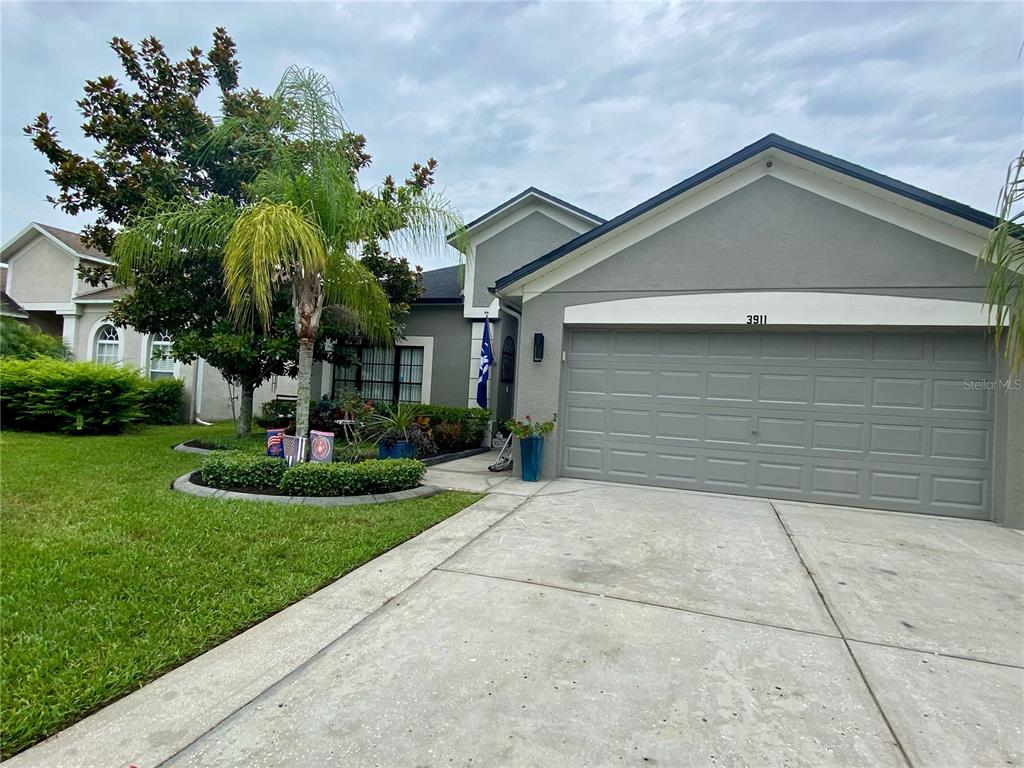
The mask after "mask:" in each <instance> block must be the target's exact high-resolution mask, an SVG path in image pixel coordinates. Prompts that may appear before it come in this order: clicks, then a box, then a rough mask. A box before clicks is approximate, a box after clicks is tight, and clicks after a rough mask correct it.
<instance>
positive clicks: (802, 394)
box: [757, 373, 813, 405]
mask: <svg viewBox="0 0 1024 768" xmlns="http://www.w3.org/2000/svg"><path fill="white" fill-rule="evenodd" d="M757 386H758V395H757V399H758V402H761V403H788V404H790V405H808V404H809V403H810V402H811V392H812V390H813V386H812V381H811V377H810V376H808V375H806V374H800V373H761V374H758V377H757Z"/></svg>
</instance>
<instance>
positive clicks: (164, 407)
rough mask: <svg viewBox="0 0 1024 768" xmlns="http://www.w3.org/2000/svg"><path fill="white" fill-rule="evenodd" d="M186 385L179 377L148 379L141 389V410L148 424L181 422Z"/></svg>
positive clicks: (143, 418)
mask: <svg viewBox="0 0 1024 768" xmlns="http://www.w3.org/2000/svg"><path fill="white" fill-rule="evenodd" d="M184 390H185V385H184V383H183V382H181V381H179V380H178V379H157V380H156V381H147V382H145V383H144V384H143V385H142V388H141V389H140V390H139V410H140V411H141V412H142V420H143V421H145V422H146V423H148V424H181V422H182V399H183V396H184V395H183V393H184Z"/></svg>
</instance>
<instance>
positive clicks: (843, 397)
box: [814, 374, 867, 407]
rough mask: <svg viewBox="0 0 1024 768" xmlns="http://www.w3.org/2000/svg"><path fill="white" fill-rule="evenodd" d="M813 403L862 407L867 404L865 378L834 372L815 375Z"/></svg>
mask: <svg viewBox="0 0 1024 768" xmlns="http://www.w3.org/2000/svg"><path fill="white" fill-rule="evenodd" d="M814 404H815V405H839V406H848V407H850V406H861V407H863V406H865V405H867V379H865V378H864V377H863V376H836V375H834V374H828V375H825V376H815V377H814Z"/></svg>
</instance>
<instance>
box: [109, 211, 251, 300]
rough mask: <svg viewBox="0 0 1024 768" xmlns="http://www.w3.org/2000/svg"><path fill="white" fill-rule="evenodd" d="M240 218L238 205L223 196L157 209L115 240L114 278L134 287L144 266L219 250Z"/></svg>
mask: <svg viewBox="0 0 1024 768" xmlns="http://www.w3.org/2000/svg"><path fill="white" fill-rule="evenodd" d="M238 215H239V210H238V208H237V207H236V206H235V204H234V202H233V201H231V200H230V199H229V198H226V197H219V196H217V197H212V198H210V199H209V200H206V201H204V202H202V203H192V202H189V201H187V200H177V201H171V202H166V203H162V204H160V205H158V206H154V207H153V208H151V209H150V210H149V211H147V212H146V213H145V214H143V215H140V216H138V217H136V218H135V219H134V220H133V221H132V223H131V224H130V225H129V226H128V227H126V228H125V229H123V230H122V231H121V232H119V233H118V235H117V237H116V238H115V240H114V248H113V251H112V253H111V255H112V257H113V259H114V261H116V262H117V267H116V269H115V272H114V278H115V279H116V280H117V281H118V282H120V283H124V284H130V283H131V281H132V280H133V279H134V272H135V270H136V269H137V268H139V267H141V266H143V265H146V264H157V265H167V264H171V263H174V262H175V261H178V260H180V259H182V258H184V257H186V256H188V255H189V254H190V253H192V252H196V251H207V250H211V249H212V250H215V251H219V250H220V249H222V248H223V247H224V245H225V244H226V243H227V241H228V236H229V235H230V233H231V228H232V227H233V226H234V224H235V221H236V220H237V218H238Z"/></svg>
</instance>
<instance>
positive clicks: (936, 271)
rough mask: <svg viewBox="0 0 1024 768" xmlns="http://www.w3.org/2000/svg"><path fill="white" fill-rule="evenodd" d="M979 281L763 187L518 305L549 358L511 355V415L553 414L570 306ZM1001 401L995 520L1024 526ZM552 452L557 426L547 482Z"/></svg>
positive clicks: (840, 214)
mask: <svg viewBox="0 0 1024 768" xmlns="http://www.w3.org/2000/svg"><path fill="white" fill-rule="evenodd" d="M987 278H988V272H987V271H986V269H978V268H976V266H975V260H974V259H973V258H971V257H970V256H969V255H967V254H964V253H963V252H961V251H957V250H955V249H952V248H948V247H946V246H943V245H941V244H939V243H936V242H934V241H932V240H928V239H926V238H923V237H920V236H918V235H915V234H913V233H911V232H908V231H907V230H903V229H901V228H899V227H896V226H894V225H890V224H887V223H885V222H882V221H879V220H878V219H874V218H872V217H870V216H867V215H865V214H861V213H859V212H857V211H854V210H852V209H850V208H846V207H844V206H841V205H838V204H836V203H833V202H831V201H828V200H825V199H823V198H820V197H817V196H816V195H813V194H811V193H809V192H805V191H804V190H801V189H799V188H797V187H793V186H792V185H789V184H786V183H784V182H780V181H778V180H776V179H771V178H766V179H763V180H761V181H758V182H756V183H754V184H751V185H750V186H748V187H746V188H744V189H742V190H740V191H739V192H736V193H735V194H733V195H731V196H729V197H727V198H724V199H723V200H720V201H718V202H717V203H715V204H713V205H711V206H708V207H707V208H705V209H703V210H702V211H700V212H698V213H696V214H694V215H693V216H691V217H689V218H687V219H684V220H683V221H681V222H679V223H677V224H675V225H673V226H671V227H667V228H666V229H664V230H661V231H660V232H658V233H655V234H654V235H652V236H651V237H649V238H647V239H646V240H644V241H642V242H640V243H637V244H636V245H633V246H631V247H630V248H628V249H625V250H623V251H622V252H620V253H618V254H615V255H614V256H612V257H611V258H609V259H606V260H605V261H603V262H601V263H600V264H598V265H595V266H594V267H592V268H591V269H589V270H587V271H585V272H583V273H581V274H579V275H577V276H576V277H574V278H571V279H569V280H567V281H566V282H564V283H562V284H560V285H558V286H556V287H555V288H553V289H552V290H550V291H548V292H547V293H545V294H544V295H542V296H539V297H536V298H533V299H531V300H530V301H527V302H525V303H524V304H523V323H522V327H521V329H520V336H521V338H523V339H530V338H532V337H533V334H534V333H543V334H544V335H545V354H544V360H543V362H540V363H534V362H532V360H531V359H530V358H529V356H526V355H522V356H520V358H519V360H520V365H519V373H518V379H519V380H518V387H519V389H518V398H517V402H516V416H519V417H521V416H522V415H523V414H525V413H531V414H533V415H534V417H535V418H541V417H545V418H546V417H547V416H548V415H549V414H551V413H557V412H558V411H559V406H560V392H561V388H562V376H563V368H564V365H563V363H562V360H561V358H562V349H563V343H564V340H565V329H564V327H563V323H562V318H563V316H564V315H563V312H564V309H565V307H567V306H571V305H580V304H590V303H595V302H601V301H611V300H615V299H624V298H634V297H641V296H650V295H653V294H679V293H692V292H704V291H720V290H771V289H778V290H801V289H806V290H829V291H839V292H850V293H881V294H891V295H903V296H924V297H936V298H950V299H960V300H971V301H981V300H982V298H983V296H984V285H985V283H986V281H987ZM869 323H870V318H865V325H868V324H869ZM1017 375H1018V376H1020V375H1021V374H1017ZM1001 399H1002V402H1003V407H1002V408H1001V409H1000V411H999V414H998V415H997V419H999V420H1000V422H1001V426H1000V428H999V429H997V432H999V433H1000V434H997V438H996V443H997V444H996V446H995V451H996V453H995V457H996V464H997V467H998V471H997V474H996V477H995V491H996V493H995V498H996V505H995V506H996V510H995V513H996V515H997V519H999V520H1000V521H1004V520H1005V522H1006V524H1016V525H1017V526H1024V479H1022V478H1024V393H1021V392H1015V391H1009V392H1005V391H1004V392H1003V396H1002V398H1001ZM560 448H561V446H560V438H559V431H558V430H557V429H556V430H555V432H554V433H553V434H552V435H551V436H550V437H549V443H548V445H547V446H545V449H544V468H543V473H544V476H545V477H553V476H555V475H556V474H557V471H558V458H559V455H560Z"/></svg>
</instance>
